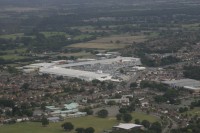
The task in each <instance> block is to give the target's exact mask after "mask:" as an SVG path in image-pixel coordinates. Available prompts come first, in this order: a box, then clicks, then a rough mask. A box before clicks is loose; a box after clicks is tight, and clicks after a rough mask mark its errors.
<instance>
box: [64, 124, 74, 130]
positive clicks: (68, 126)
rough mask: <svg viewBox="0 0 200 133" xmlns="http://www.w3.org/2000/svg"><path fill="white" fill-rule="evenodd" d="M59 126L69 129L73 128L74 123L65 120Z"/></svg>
mask: <svg viewBox="0 0 200 133" xmlns="http://www.w3.org/2000/svg"><path fill="white" fill-rule="evenodd" d="M61 127H62V128H63V129H64V130H65V131H71V130H73V129H74V125H73V124H72V123H71V122H65V123H63V124H62V125H61Z"/></svg>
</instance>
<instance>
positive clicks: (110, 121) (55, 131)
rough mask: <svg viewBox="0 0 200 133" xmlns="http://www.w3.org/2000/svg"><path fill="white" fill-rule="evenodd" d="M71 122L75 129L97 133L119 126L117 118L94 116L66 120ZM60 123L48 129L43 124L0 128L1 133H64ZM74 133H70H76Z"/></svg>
mask: <svg viewBox="0 0 200 133" xmlns="http://www.w3.org/2000/svg"><path fill="white" fill-rule="evenodd" d="M66 121H69V122H71V123H72V124H73V125H74V126H75V128H77V127H94V128H95V133H101V132H102V131H103V130H104V129H110V128H111V127H112V126H113V125H115V124H117V121H116V120H115V118H107V119H103V118H97V117H93V116H87V117H81V118H73V119H69V120H66ZM62 123H63V122H59V123H50V125H48V126H47V127H42V126H41V123H33V122H28V123H17V124H14V125H6V126H1V127H0V133H13V132H15V133H64V131H63V130H62V128H61V124H62ZM74 132H75V131H72V132H70V133H74Z"/></svg>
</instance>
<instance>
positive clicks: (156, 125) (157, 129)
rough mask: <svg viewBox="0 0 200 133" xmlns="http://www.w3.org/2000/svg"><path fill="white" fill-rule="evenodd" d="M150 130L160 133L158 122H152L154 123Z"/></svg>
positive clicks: (160, 127) (160, 128)
mask: <svg viewBox="0 0 200 133" xmlns="http://www.w3.org/2000/svg"><path fill="white" fill-rule="evenodd" d="M150 130H153V131H155V132H156V133H161V132H162V126H161V124H160V123H159V122H154V123H152V125H151V127H150Z"/></svg>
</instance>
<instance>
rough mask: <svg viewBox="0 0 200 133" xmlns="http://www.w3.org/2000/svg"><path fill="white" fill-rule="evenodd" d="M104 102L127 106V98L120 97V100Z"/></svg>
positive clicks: (106, 100)
mask: <svg viewBox="0 0 200 133" xmlns="http://www.w3.org/2000/svg"><path fill="white" fill-rule="evenodd" d="M104 102H105V104H108V103H109V102H115V103H119V104H122V105H129V98H124V97H122V98H120V99H105V100H104Z"/></svg>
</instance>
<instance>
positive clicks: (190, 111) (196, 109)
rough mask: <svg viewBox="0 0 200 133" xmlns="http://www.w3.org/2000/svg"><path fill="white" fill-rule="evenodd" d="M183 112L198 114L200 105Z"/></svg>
mask: <svg viewBox="0 0 200 133" xmlns="http://www.w3.org/2000/svg"><path fill="white" fill-rule="evenodd" d="M183 114H191V115H192V116H195V115H200V107H196V108H194V109H192V110H189V111H187V112H185V113H183Z"/></svg>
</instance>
